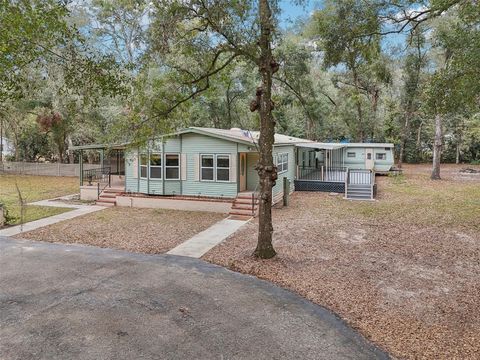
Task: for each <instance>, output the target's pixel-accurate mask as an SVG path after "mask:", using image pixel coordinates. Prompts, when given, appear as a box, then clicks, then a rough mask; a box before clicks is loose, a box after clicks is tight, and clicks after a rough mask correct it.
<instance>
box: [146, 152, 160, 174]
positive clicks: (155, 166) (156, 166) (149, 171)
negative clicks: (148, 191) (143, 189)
mask: <svg viewBox="0 0 480 360" xmlns="http://www.w3.org/2000/svg"><path fill="white" fill-rule="evenodd" d="M152 155H160V160H161V161H162V165H160V166H158V165H153V166H152V165H151V164H150V157H151V156H152ZM152 167H153V168H160V169H161V172H160V175H161V176H160V177H152V172H151V168H152ZM148 179H149V180H153V181H157V180H163V154H162V153H161V152H156V151H155V152H151V153H150V154H149V155H148Z"/></svg>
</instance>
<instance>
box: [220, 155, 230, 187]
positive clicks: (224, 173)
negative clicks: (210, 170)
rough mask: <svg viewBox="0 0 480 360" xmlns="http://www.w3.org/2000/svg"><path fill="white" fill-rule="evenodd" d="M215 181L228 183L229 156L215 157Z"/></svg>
mask: <svg viewBox="0 0 480 360" xmlns="http://www.w3.org/2000/svg"><path fill="white" fill-rule="evenodd" d="M217 181H230V156H228V155H217Z"/></svg>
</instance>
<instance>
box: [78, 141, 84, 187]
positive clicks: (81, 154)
mask: <svg viewBox="0 0 480 360" xmlns="http://www.w3.org/2000/svg"><path fill="white" fill-rule="evenodd" d="M79 164H80V186H82V185H83V150H80V158H79Z"/></svg>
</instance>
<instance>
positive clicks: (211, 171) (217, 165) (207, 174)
mask: <svg viewBox="0 0 480 360" xmlns="http://www.w3.org/2000/svg"><path fill="white" fill-rule="evenodd" d="M200 180H202V181H230V155H213V154H209V155H201V158H200Z"/></svg>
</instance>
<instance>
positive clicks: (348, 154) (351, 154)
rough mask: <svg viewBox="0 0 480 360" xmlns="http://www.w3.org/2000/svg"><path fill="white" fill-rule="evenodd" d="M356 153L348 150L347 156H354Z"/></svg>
mask: <svg viewBox="0 0 480 360" xmlns="http://www.w3.org/2000/svg"><path fill="white" fill-rule="evenodd" d="M355 156H356V154H355V153H354V152H347V157H349V158H354V157H355Z"/></svg>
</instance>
